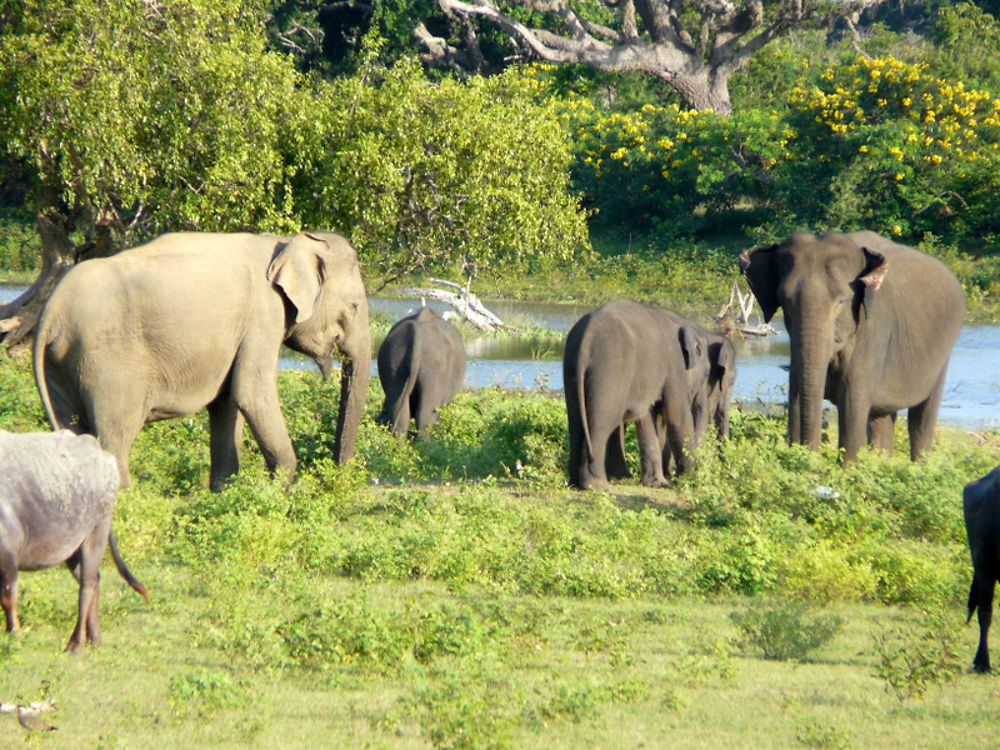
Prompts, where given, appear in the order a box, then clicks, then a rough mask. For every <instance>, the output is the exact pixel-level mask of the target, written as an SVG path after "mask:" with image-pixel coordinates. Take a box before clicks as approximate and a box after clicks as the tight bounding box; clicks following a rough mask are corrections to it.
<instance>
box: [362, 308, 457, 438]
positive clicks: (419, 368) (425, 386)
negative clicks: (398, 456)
mask: <svg viewBox="0 0 1000 750" xmlns="http://www.w3.org/2000/svg"><path fill="white" fill-rule="evenodd" d="M378 376H379V379H380V380H381V381H382V388H383V390H384V391H385V403H384V404H383V406H382V412H381V414H380V415H379V417H378V421H379V423H380V424H386V425H389V426H390V427H391V428H392V431H393V432H395V433H396V434H397V435H405V434H406V432H407V430H408V429H409V426H410V418H411V416H412V417H413V418H414V419H416V423H417V425H416V426H417V434H418V435H420V436H423V435H425V434H426V430H427V428H428V427H430V426H431V425H432V424H434V422H436V421H437V410H438V409H439V408H440V407H442V406H444V405H445V404H447V403H448V402H449V401H451V400H452V399H453V398H454V397H455V394H456V393H458V389H459V388H461V386H462V379H463V378H464V377H465V348H464V347H463V346H462V337H461V336H460V335H459V333H458V331H457V330H455V327H454V326H453V325H451V323H449V322H448V321H446V320H445V319H444V318H442V317H441V316H440V315H438V313H436V312H435V311H434V310H432V309H431V308H429V307H424V308H421V309H420V311H419V312H416V313H414V314H413V315H409V316H407V317H405V318H403V319H402V320H400V321H398V322H397V323H396V324H395V325H394V326H393V327H392V328H391V329H390V330H389V333H388V334H387V335H386V337H385V341H383V342H382V346H380V347H379V350H378Z"/></svg>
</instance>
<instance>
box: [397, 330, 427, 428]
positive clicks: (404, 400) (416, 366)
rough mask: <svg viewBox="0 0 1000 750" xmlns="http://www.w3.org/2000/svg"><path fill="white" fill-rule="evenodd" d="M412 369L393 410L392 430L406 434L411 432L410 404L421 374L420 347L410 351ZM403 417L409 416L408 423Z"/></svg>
mask: <svg viewBox="0 0 1000 750" xmlns="http://www.w3.org/2000/svg"><path fill="white" fill-rule="evenodd" d="M408 360H409V366H410V369H409V371H408V372H407V373H406V382H404V383H403V389H402V391H400V394H399V400H397V401H396V403H395V405H394V406H393V409H392V430H393V432H396V433H397V434H398V433H402V434H404V435H405V434H406V432H407V430H409V428H410V425H409V421H410V420H409V417H411V416H413V415H412V414H410V409H409V404H410V396H412V395H413V389H414V388H416V386H417V375H418V374H419V373H420V350H419V347H416V346H414V347H412V349H411V350H410V357H408ZM403 415H409V416H408V417H407V420H406V422H405V423H404V422H402V418H403Z"/></svg>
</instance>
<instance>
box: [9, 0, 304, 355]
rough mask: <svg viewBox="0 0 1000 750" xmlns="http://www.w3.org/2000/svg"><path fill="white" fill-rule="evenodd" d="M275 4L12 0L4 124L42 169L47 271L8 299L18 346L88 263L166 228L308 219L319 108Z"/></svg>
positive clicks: (30, 168) (40, 213) (33, 199)
mask: <svg viewBox="0 0 1000 750" xmlns="http://www.w3.org/2000/svg"><path fill="white" fill-rule="evenodd" d="M263 18H264V13H263V9H262V7H260V3H254V2H250V3H247V2H242V1H241V0H171V2H169V3H166V2H165V3H160V2H158V1H157V0H119V1H117V2H113V3H106V2H97V1H95V0H0V133H3V140H2V141H0V147H5V148H6V150H7V151H8V152H9V154H10V155H11V156H13V157H14V158H17V159H20V160H21V161H22V162H23V163H24V164H25V165H26V171H27V172H28V177H29V181H30V184H31V193H30V195H29V202H30V204H31V206H32V208H33V209H34V212H35V215H36V217H37V228H38V233H39V236H40V239H41V245H42V251H43V259H42V267H43V270H42V273H41V275H40V276H39V278H38V280H37V281H36V282H35V284H33V285H32V287H31V288H30V289H29V290H28V292H26V294H25V295H22V297H21V298H20V299H18V300H16V301H15V302H14V303H12V304H10V305H7V306H3V305H0V320H4V321H6V322H5V325H3V326H2V327H3V328H5V329H6V330H0V337H2V336H3V335H4V334H5V333H6V334H7V339H6V341H7V343H8V344H12V343H16V341H17V340H19V339H21V338H23V337H24V336H25V335H26V334H27V333H28V332H30V330H31V328H32V327H33V325H34V322H35V319H36V317H37V314H38V312H39V311H40V308H41V304H42V302H43V301H44V299H45V298H46V297H47V293H48V291H49V290H50V289H51V288H52V287H53V286H54V285H55V283H56V282H57V281H58V280H59V278H60V277H61V276H62V274H63V273H64V272H65V271H66V270H67V269H68V268H69V267H70V266H72V265H73V264H75V263H77V262H79V261H81V260H85V259H87V258H90V257H95V256H101V255H107V254H110V253H112V252H115V251H116V250H118V249H120V248H121V247H122V246H123V245H125V244H127V243H130V242H133V241H135V240H136V239H142V238H144V237H148V236H150V235H152V234H156V233H158V232H160V231H163V230H164V229H165V228H172V229H177V228H188V229H210V230H231V229H239V228H248V227H258V226H263V227H267V228H269V229H273V230H282V229H287V228H290V227H292V226H293V225H294V220H293V218H292V207H291V195H290V192H289V190H288V176H289V175H288V167H287V166H286V165H287V163H288V158H287V154H286V153H285V150H286V149H287V148H288V147H289V144H293V143H294V142H295V134H296V132H298V131H299V130H300V129H301V128H300V126H298V125H297V123H298V122H299V121H301V120H302V119H303V118H304V117H306V116H307V112H308V107H307V105H306V103H305V102H304V101H303V96H302V94H301V93H300V90H299V86H298V84H299V82H300V79H301V77H300V75H299V74H298V73H297V72H296V71H295V69H294V66H293V63H292V61H291V60H289V58H288V57H287V56H285V55H282V54H278V53H269V52H267V51H266V50H265V34H264V30H263Z"/></svg>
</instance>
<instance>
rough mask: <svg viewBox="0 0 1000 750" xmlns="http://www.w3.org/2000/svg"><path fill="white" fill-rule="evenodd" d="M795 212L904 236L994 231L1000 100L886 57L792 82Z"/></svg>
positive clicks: (809, 218)
mask: <svg viewBox="0 0 1000 750" xmlns="http://www.w3.org/2000/svg"><path fill="white" fill-rule="evenodd" d="M789 105H790V113H789V122H790V123H791V124H792V125H793V126H794V128H795V130H796V132H797V138H798V144H797V147H796V149H795V150H796V153H797V154H798V156H799V157H800V159H801V162H800V168H799V169H798V170H797V172H798V173H797V175H794V174H792V175H789V178H790V179H789V181H788V183H786V184H787V185H788V186H789V200H794V199H795V196H797V200H798V205H797V206H796V207H795V208H794V210H793V213H795V214H796V215H798V216H801V217H803V218H805V219H806V220H807V221H808V222H809V223H826V224H829V225H834V226H840V227H851V226H865V227H869V228H872V229H876V230H879V231H882V232H885V233H887V234H895V235H898V236H901V237H904V238H911V239H913V238H919V237H921V236H922V235H923V234H924V233H925V232H932V233H934V234H936V235H939V236H941V237H945V238H948V239H952V240H961V239H963V238H965V237H981V236H982V235H984V234H985V235H992V234H993V233H994V232H996V231H997V228H998V225H997V221H996V219H994V215H995V213H996V212H995V211H994V210H993V207H992V201H991V198H992V196H993V195H994V194H995V193H996V188H997V184H996V183H997V179H998V178H997V175H998V174H1000V172H998V168H1000V100H998V99H996V98H994V97H993V96H992V95H990V94H989V93H987V92H985V91H978V90H975V89H969V88H966V87H965V86H964V85H963V84H962V82H961V81H946V80H942V79H940V78H938V77H935V76H932V75H929V74H928V73H927V71H926V69H925V67H924V66H922V65H916V64H909V63H904V62H901V61H899V60H896V59H894V58H891V57H882V58H875V59H857V60H855V61H853V62H851V63H849V64H845V65H841V66H838V67H836V68H831V69H828V70H826V71H825V72H824V73H823V74H822V75H821V76H820V77H819V84H818V85H815V86H812V87H809V88H802V87H798V88H795V89H793V91H792V95H791V98H790V101H789Z"/></svg>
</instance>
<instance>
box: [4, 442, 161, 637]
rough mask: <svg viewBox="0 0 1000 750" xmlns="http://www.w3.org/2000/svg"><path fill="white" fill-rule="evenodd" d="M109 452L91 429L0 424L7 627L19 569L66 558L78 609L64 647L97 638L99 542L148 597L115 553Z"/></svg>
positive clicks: (114, 477)
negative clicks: (10, 428)
mask: <svg viewBox="0 0 1000 750" xmlns="http://www.w3.org/2000/svg"><path fill="white" fill-rule="evenodd" d="M118 483H119V472H118V464H117V462H116V461H115V457H114V456H112V455H111V454H110V453H106V452H105V451H103V450H101V448H100V446H99V445H98V443H97V440H96V439H95V438H93V437H91V436H90V435H81V436H77V435H74V434H73V433H71V432H70V431H69V430H60V431H59V432H55V433H26V434H14V433H10V432H4V431H2V430H0V605H2V606H3V611H4V615H5V616H6V618H7V632H11V631H13V630H16V629H17V628H18V627H20V623H19V622H18V619H17V573H18V571H19V570H41V569H43V568H50V567H52V566H53V565H58V564H59V563H61V562H65V563H66V564H67V565H68V566H69V569H70V571H71V572H72V573H73V577H74V578H76V580H77V581H78V582H79V584H80V601H79V615H78V618H77V622H76V627H75V628H74V630H73V635H72V636H70V639H69V644H68V645H67V646H66V650H67V651H71V652H75V651H78V650H79V649H81V648H82V647H83V640H84V634H85V633H86V637H87V639H88V640H89V641H91V642H92V643H98V642H99V641H100V639H101V629H100V622H99V616H98V588H99V581H100V566H101V558H102V557H103V556H104V545H105V544H109V546H110V547H111V556H112V557H113V558H114V561H115V565H116V566H117V567H118V572H119V573H120V574H121V576H122V578H124V579H125V580H126V581H127V582H128V584H129V586H131V587H132V588H134V589H135V590H136V591H138V592H139V593H140V594H142V595H143V597H145V598H146V599H147V600H148V599H149V595H148V593H147V592H146V587H145V586H143V585H142V584H141V583H139V582H138V581H137V580H136V579H135V577H134V576H133V575H132V573H131V572H130V571H129V569H128V568H127V567H126V565H125V563H124V562H123V561H122V559H121V557H120V556H119V554H118V548H117V546H116V545H115V540H114V537H113V535H112V534H111V514H112V512H113V511H114V507H115V496H116V494H117V493H118Z"/></svg>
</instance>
